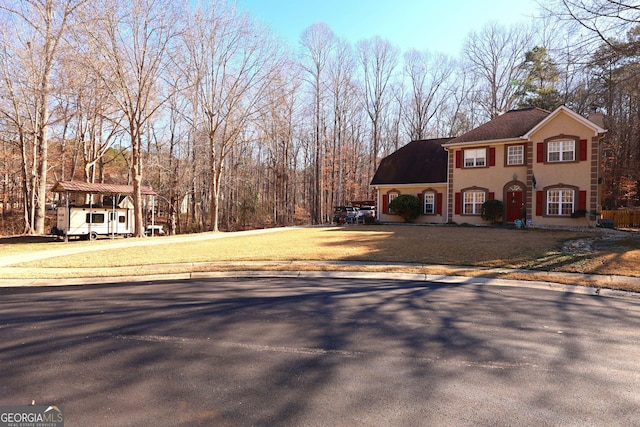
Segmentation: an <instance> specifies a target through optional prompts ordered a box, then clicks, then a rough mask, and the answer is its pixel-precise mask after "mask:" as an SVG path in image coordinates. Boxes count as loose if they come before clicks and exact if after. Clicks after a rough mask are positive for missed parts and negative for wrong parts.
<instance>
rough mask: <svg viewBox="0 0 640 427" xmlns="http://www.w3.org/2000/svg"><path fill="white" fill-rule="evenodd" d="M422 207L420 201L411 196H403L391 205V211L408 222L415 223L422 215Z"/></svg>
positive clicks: (394, 200)
mask: <svg viewBox="0 0 640 427" xmlns="http://www.w3.org/2000/svg"><path fill="white" fill-rule="evenodd" d="M421 207H422V204H421V203H420V199H418V198H417V197H416V196H412V195H410V194H401V195H399V196H398V197H396V198H395V199H393V200H392V201H391V203H389V210H390V211H392V212H394V213H395V214H396V215H400V216H401V217H402V218H403V219H404V220H405V221H406V222H413V220H414V219H416V218H417V217H418V215H420V212H421Z"/></svg>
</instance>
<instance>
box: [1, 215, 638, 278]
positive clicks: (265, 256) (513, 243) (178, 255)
mask: <svg viewBox="0 0 640 427" xmlns="http://www.w3.org/2000/svg"><path fill="white" fill-rule="evenodd" d="M220 236H223V237H222V238H219V237H220ZM629 236H630V237H629V238H626V237H624V236H623V237H622V238H620V239H618V240H612V241H609V240H602V242H606V244H605V243H600V244H598V245H596V246H595V250H593V251H591V252H590V253H586V254H585V253H582V254H572V253H565V252H562V251H561V250H560V247H561V245H562V243H563V242H565V241H567V240H575V239H585V238H586V239H591V240H594V241H600V232H599V231H585V232H575V231H565V230H562V231H558V230H541V229H529V230H512V229H501V228H489V227H450V226H402V225H393V226H392V225H385V226H349V227H309V228H294V229H283V230H278V231H270V232H268V233H264V234H254V235H242V234H232V233H229V234H225V233H222V234H220V235H213V234H211V235H209V236H206V235H192V236H167V237H156V238H150V239H116V240H114V241H110V240H101V241H98V242H69V243H49V244H41V243H39V244H37V245H36V246H33V245H32V246H29V245H25V244H15V245H9V246H12V247H11V248H10V249H11V253H12V254H19V253H21V252H20V251H21V249H22V250H23V251H29V252H34V251H35V252H41V251H47V252H49V251H50V255H51V257H48V258H45V259H41V260H35V261H29V262H22V263H20V264H14V265H13V266H11V267H8V268H4V269H3V271H2V272H1V273H0V277H19V278H23V277H43V275H49V276H48V277H91V276H95V277H97V276H106V277H108V276H116V275H125V274H131V275H140V274H152V272H159V273H165V272H167V273H168V272H172V273H176V272H189V271H202V270H208V271H222V270H240V269H248V270H251V269H258V270H293V271H295V270H313V269H323V270H348V269H351V270H353V269H357V270H358V271H388V272H412V273H424V274H462V273H461V270H459V269H455V268H453V266H470V267H491V268H508V269H532V270H543V271H557V272H580V273H591V274H614V275H626V276H636V277H639V276H640V269H638V267H637V266H638V265H639V264H638V263H639V262H640V239H638V234H637V233H630V234H629ZM616 242H617V243H616ZM47 245H48V246H47ZM69 248H71V249H78V250H79V251H80V253H76V254H66V255H64V256H56V251H58V250H67V249H69ZM4 249H5V246H4V245H0V255H4ZM305 261H322V262H324V264H322V265H321V266H313V265H311V264H305V263H304V262H305ZM342 261H361V262H363V263H374V264H376V265H373V266H357V267H350V266H345V265H344V264H340V262H342ZM292 262H294V263H292ZM332 262H337V263H335V264H332ZM192 263H195V264H194V265H190V264H192ZM206 263H209V264H206ZM385 263H388V264H390V265H388V266H386V265H385ZM402 263H407V264H410V265H406V266H402V265H398V264H402ZM149 265H153V269H150V268H148V267H145V266H149ZM434 265H435V266H434ZM443 266H444V267H443ZM446 266H451V267H446ZM13 267H19V268H13ZM463 273H464V274H465V275H482V276H485V277H495V273H491V274H492V275H490V274H489V273H483V272H482V271H480V272H477V273H474V272H473V269H468V270H464V271H463ZM506 274H507V273H500V275H501V277H507V276H506ZM513 274H516V273H511V276H510V277H512V278H522V277H520V276H518V277H516V276H514V275H513ZM529 278H530V280H538V279H539V280H545V279H542V278H536V277H530V275H529ZM547 280H548V279H547ZM554 280H555V279H554ZM581 284H584V283H581ZM590 284H591V283H590Z"/></svg>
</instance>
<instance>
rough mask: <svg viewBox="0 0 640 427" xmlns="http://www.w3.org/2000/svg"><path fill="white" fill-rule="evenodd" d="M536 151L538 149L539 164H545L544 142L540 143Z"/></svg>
mask: <svg viewBox="0 0 640 427" xmlns="http://www.w3.org/2000/svg"><path fill="white" fill-rule="evenodd" d="M536 149H537V153H536V159H537V161H538V163H544V142H538V145H537V146H536Z"/></svg>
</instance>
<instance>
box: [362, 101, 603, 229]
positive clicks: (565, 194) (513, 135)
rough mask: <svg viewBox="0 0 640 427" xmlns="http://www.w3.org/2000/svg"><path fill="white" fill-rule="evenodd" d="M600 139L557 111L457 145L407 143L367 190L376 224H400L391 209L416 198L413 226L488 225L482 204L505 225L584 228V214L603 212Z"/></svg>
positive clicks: (491, 125)
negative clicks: (499, 209)
mask: <svg viewBox="0 0 640 427" xmlns="http://www.w3.org/2000/svg"><path fill="white" fill-rule="evenodd" d="M605 133H606V130H604V129H602V128H601V127H600V126H599V125H597V124H596V123H594V122H592V121H590V120H588V119H586V118H584V117H582V116H580V115H578V114H576V113H574V112H573V111H571V110H570V109H568V108H566V107H564V106H562V107H559V108H558V109H556V110H555V111H553V112H548V111H545V110H541V109H539V108H526V109H521V110H511V111H508V112H506V113H504V114H502V115H500V116H498V117H496V118H494V119H493V120H491V121H489V122H488V123H485V124H484V125H482V126H479V127H477V128H475V129H473V130H471V131H469V132H467V133H465V134H464V135H461V136H459V137H457V138H453V139H448V140H444V141H443V140H427V141H414V142H411V143H409V144H408V145H407V146H405V147H403V148H401V149H400V150H398V151H396V152H395V153H393V154H391V155H390V156H388V157H386V158H385V159H383V160H382V162H381V163H380V166H379V168H378V170H377V171H376V174H375V176H374V178H373V180H372V182H371V185H372V187H373V188H374V190H375V192H376V195H377V199H378V211H379V215H378V219H379V220H381V221H402V219H401V218H400V217H399V216H397V215H393V213H392V212H389V209H388V202H389V201H390V200H392V199H393V198H394V197H397V196H398V195H399V194H414V195H416V196H418V197H421V198H422V201H423V215H421V216H420V217H419V218H418V220H417V221H418V222H431V223H447V222H452V223H469V224H485V223H486V221H484V220H482V218H481V216H480V214H481V206H482V204H483V203H484V202H485V201H486V200H490V199H498V200H501V201H502V202H503V204H504V213H503V219H504V221H505V222H514V221H516V220H518V219H522V220H526V221H528V222H529V223H530V224H531V225H533V226H538V225H557V226H574V225H579V226H586V225H589V224H590V223H589V215H588V214H589V213H590V212H596V211H599V209H600V195H599V182H600V168H599V165H600V159H599V153H600V149H599V143H600V139H601V138H602V137H603V135H604V134H605ZM441 142H442V143H441ZM422 146H424V148H421V149H418V148H417V147H422ZM426 147H429V148H426ZM405 149H407V150H406V151H403V150H405ZM443 153H444V155H443ZM423 156H431V157H432V158H430V159H429V160H426V159H424V158H423ZM443 161H445V162H446V164H445V165H441V164H440V162H443ZM418 169H426V170H424V171H423V173H422V174H421V173H419V172H418ZM442 170H444V171H445V172H444V175H443V174H442ZM436 171H438V172H437V173H436ZM443 177H444V179H443ZM441 179H443V180H441ZM421 180H422V181H421ZM441 194H442V195H441ZM434 197H435V198H434ZM440 199H441V203H439V201H440ZM432 200H435V201H434V203H433V204H432V203H431V201H432ZM434 212H435V213H434ZM585 214H586V215H585Z"/></svg>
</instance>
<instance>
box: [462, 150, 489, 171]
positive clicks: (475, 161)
mask: <svg viewBox="0 0 640 427" xmlns="http://www.w3.org/2000/svg"><path fill="white" fill-rule="evenodd" d="M486 165H487V149H486V148H471V149H466V150H464V167H465V168H480V167H485V166H486Z"/></svg>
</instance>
